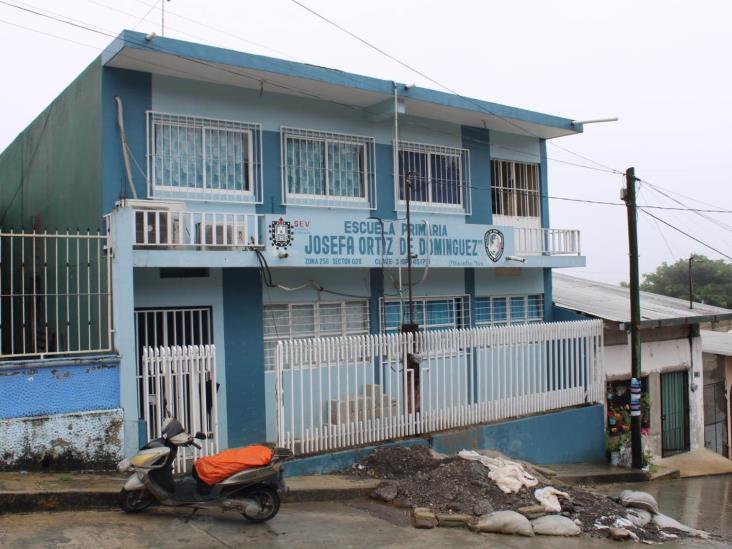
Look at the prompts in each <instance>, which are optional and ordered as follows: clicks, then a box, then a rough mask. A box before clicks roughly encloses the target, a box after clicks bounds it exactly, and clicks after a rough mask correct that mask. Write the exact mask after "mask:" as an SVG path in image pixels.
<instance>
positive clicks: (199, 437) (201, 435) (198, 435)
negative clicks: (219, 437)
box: [194, 431, 206, 440]
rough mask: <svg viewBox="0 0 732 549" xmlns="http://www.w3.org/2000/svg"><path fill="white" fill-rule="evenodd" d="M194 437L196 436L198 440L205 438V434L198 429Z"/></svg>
mask: <svg viewBox="0 0 732 549" xmlns="http://www.w3.org/2000/svg"><path fill="white" fill-rule="evenodd" d="M194 438H197V439H198V440H206V435H204V434H203V433H202V432H201V431H198V432H197V433H196V436H195V437H194Z"/></svg>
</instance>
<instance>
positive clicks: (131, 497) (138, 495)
mask: <svg viewBox="0 0 732 549" xmlns="http://www.w3.org/2000/svg"><path fill="white" fill-rule="evenodd" d="M154 501H155V498H153V496H152V494H151V493H150V492H148V491H147V490H145V489H144V488H143V489H142V490H125V489H124V488H122V491H120V493H119V506H120V507H121V508H122V510H123V511H124V512H125V513H139V512H140V511H143V510H145V509H147V508H148V507H150V505H152V503H153V502H154Z"/></svg>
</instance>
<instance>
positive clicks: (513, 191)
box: [490, 158, 541, 219]
mask: <svg viewBox="0 0 732 549" xmlns="http://www.w3.org/2000/svg"><path fill="white" fill-rule="evenodd" d="M495 164H498V167H497V169H495V170H494V168H493V166H494V165H495ZM503 164H507V165H508V166H510V172H511V175H510V176H509V181H508V182H506V181H503V180H502V177H501V181H496V178H495V177H494V172H495V173H498V174H502V173H503V172H502V169H501V167H502V166H501V165H503ZM519 165H521V166H526V167H527V168H529V169H534V170H536V190H535V191H534V190H523V189H520V188H519V187H518V185H517V182H518V179H517V175H516V167H517V166H519ZM490 169H491V191H492V192H491V201H492V205H491V211H492V213H493V215H498V216H503V217H516V218H522V219H541V165H540V164H537V163H536V162H521V161H518V160H505V159H502V158H491V167H490ZM526 189H528V181H527V182H526ZM497 193H498V194H501V193H508V194H510V197H511V207H512V209H513V212H514V213H506V211H505V209H506V208H505V204H503V203H501V204H497V202H496V194H497ZM522 193H526V197H525V202H524V205H523V206H524V208H525V210H526V211H530V210H531V201H532V200H535V201H536V204H535V205H536V212H537V215H525V214H519V213H518V211H519V207H518V206H519V200H520V198H519V195H521V194H522ZM499 206H500V207H501V209H503V210H504V211H500V212H499V211H496V210H497V209H498V207H499Z"/></svg>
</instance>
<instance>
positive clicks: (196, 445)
mask: <svg viewBox="0 0 732 549" xmlns="http://www.w3.org/2000/svg"><path fill="white" fill-rule="evenodd" d="M191 446H195V447H196V448H198V449H199V450H200V449H201V445H200V444H198V443H196V442H193V441H191Z"/></svg>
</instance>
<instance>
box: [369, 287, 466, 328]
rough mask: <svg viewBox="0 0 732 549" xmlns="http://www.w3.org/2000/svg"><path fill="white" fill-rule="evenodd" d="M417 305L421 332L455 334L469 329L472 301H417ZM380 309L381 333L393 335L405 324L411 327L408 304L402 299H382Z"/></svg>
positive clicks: (415, 316) (415, 310)
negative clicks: (433, 331) (446, 331)
mask: <svg viewBox="0 0 732 549" xmlns="http://www.w3.org/2000/svg"><path fill="white" fill-rule="evenodd" d="M412 301H413V303H414V322H415V323H417V324H419V328H420V329H421V330H455V329H459V328H468V327H469V326H470V297H469V296H467V295H465V296H457V297H438V296H435V297H418V298H415V299H413V300H412ZM380 305H381V331H382V332H384V333H394V332H399V331H400V330H401V327H402V324H405V323H409V322H410V319H409V302H408V301H406V300H399V299H383V298H382V300H381V302H380Z"/></svg>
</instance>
